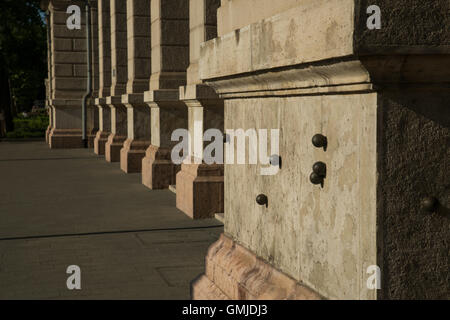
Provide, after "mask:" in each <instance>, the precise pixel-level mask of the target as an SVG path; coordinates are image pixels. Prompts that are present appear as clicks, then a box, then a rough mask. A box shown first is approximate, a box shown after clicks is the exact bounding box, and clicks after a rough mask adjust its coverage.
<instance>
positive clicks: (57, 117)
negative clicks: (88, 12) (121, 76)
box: [48, 0, 87, 148]
mask: <svg viewBox="0 0 450 320" xmlns="http://www.w3.org/2000/svg"><path fill="white" fill-rule="evenodd" d="M70 5H77V6H79V8H80V9H81V10H83V9H84V1H69V0H67V1H66V0H53V1H50V3H49V6H48V10H49V11H50V13H51V15H50V33H51V40H52V41H51V64H52V76H51V86H52V101H51V108H52V111H53V112H52V117H51V118H52V120H51V121H52V129H51V132H50V134H49V138H48V140H49V144H50V147H51V148H81V147H83V141H82V139H81V101H82V97H83V95H84V94H85V92H86V61H87V58H86V50H85V48H86V29H85V15H83V14H82V15H81V29H73V30H69V29H68V28H67V25H66V21H67V19H68V17H69V15H70V14H67V13H66V10H67V8H68V7H69V6H70Z"/></svg>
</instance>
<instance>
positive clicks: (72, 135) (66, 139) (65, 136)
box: [48, 129, 84, 149]
mask: <svg viewBox="0 0 450 320" xmlns="http://www.w3.org/2000/svg"><path fill="white" fill-rule="evenodd" d="M48 140H49V145H50V148H51V149H76V148H84V144H83V140H82V137H81V130H79V129H53V130H52V131H51V132H50V134H49V136H48Z"/></svg>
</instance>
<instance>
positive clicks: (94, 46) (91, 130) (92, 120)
mask: <svg viewBox="0 0 450 320" xmlns="http://www.w3.org/2000/svg"><path fill="white" fill-rule="evenodd" d="M97 2H98V0H94V1H91V37H92V41H91V52H92V95H91V97H90V99H89V103H88V109H87V119H88V122H87V129H88V148H95V146H94V144H95V143H94V140H95V137H96V136H97V133H98V131H99V113H98V107H97V105H96V103H95V101H96V99H97V98H98V93H99V42H98V41H99V38H98V10H97V6H98V3H97Z"/></svg>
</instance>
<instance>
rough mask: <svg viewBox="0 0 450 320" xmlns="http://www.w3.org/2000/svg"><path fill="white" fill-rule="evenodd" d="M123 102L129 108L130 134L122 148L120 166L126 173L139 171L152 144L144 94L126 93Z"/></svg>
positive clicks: (148, 113)
mask: <svg viewBox="0 0 450 320" xmlns="http://www.w3.org/2000/svg"><path fill="white" fill-rule="evenodd" d="M122 103H123V104H124V105H125V106H126V108H127V129H128V130H127V131H128V134H127V139H126V141H125V142H124V144H123V148H122V149H121V150H120V168H121V169H122V170H123V171H124V172H126V173H139V172H141V170H142V159H143V158H144V157H145V151H146V150H147V148H148V146H149V145H150V110H149V109H148V106H147V105H146V104H145V103H144V94H137V93H136V94H125V95H123V96H122Z"/></svg>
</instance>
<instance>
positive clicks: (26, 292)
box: [0, 142, 223, 299]
mask: <svg viewBox="0 0 450 320" xmlns="http://www.w3.org/2000/svg"><path fill="white" fill-rule="evenodd" d="M222 232H223V226H222V225H221V223H220V222H219V221H217V220H215V219H210V220H202V221H193V220H191V219H190V218H188V217H187V216H186V215H184V214H183V213H182V212H181V211H179V210H177V209H176V208H175V194H173V193H172V192H170V191H168V190H161V191H153V190H149V189H147V188H146V187H144V186H143V185H142V184H141V183H140V175H139V174H132V175H127V174H125V173H123V172H122V171H121V170H120V168H119V165H118V164H111V163H107V162H106V161H104V159H103V158H102V157H98V156H96V155H95V154H93V152H92V150H90V149H89V150H88V149H75V150H49V149H48V147H47V145H46V144H45V143H44V142H14V143H13V142H0V299H189V298H190V282H191V281H192V280H193V279H194V278H195V277H196V276H198V275H199V274H201V273H203V271H204V261H205V255H206V251H207V248H208V247H209V246H210V245H211V244H212V243H213V242H215V241H216V240H217V239H218V237H219V235H220V233H222ZM70 265H78V266H79V267H80V268H81V287H82V288H81V290H72V291H71V290H68V289H67V286H66V280H67V278H68V277H69V275H68V274H66V269H67V267H68V266H70Z"/></svg>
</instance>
